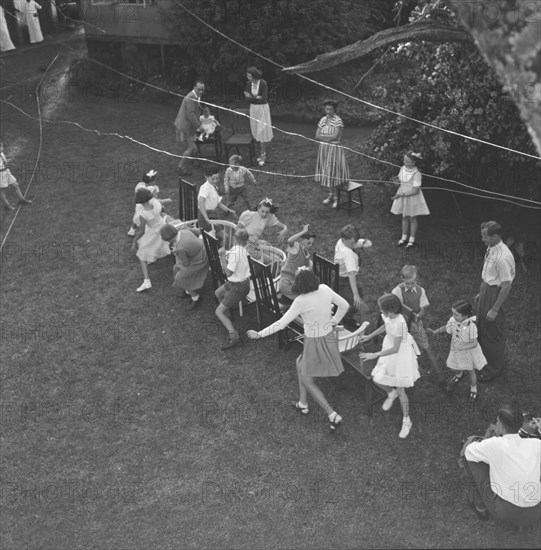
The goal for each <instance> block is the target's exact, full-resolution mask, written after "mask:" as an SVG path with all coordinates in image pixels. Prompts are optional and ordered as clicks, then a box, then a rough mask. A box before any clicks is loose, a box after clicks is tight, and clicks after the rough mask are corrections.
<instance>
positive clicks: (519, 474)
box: [463, 407, 541, 527]
mask: <svg viewBox="0 0 541 550" xmlns="http://www.w3.org/2000/svg"><path fill="white" fill-rule="evenodd" d="M519 427H520V421H518V422H517V420H516V419H515V415H514V414H513V412H512V411H511V410H510V407H502V408H501V409H500V410H499V411H498V420H497V422H496V428H495V430H494V432H495V433H494V435H498V434H499V433H501V434H502V436H501V437H488V438H487V439H484V440H482V441H473V440H472V438H470V440H469V441H467V442H466V444H465V447H464V449H463V452H464V461H463V466H464V469H463V475H464V477H465V479H466V482H467V485H468V486H471V487H472V488H473V491H472V492H471V494H469V495H468V499H469V501H470V505H471V506H472V508H473V509H474V511H475V513H476V514H477V516H478V517H479V518H480V519H481V520H483V521H484V520H487V519H489V517H490V516H492V517H493V518H494V519H497V520H501V521H504V522H507V523H510V524H512V525H515V526H518V527H521V526H526V525H531V524H533V523H536V522H539V513H540V511H541V505H540V494H539V493H540V477H541V466H540V461H541V440H539V439H535V438H524V437H521V435H520V434H519V433H517V431H518V429H519ZM489 435H490V434H489Z"/></svg>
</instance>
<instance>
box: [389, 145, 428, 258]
mask: <svg viewBox="0 0 541 550" xmlns="http://www.w3.org/2000/svg"><path fill="white" fill-rule="evenodd" d="M420 160H422V157H421V155H420V154H419V153H413V152H411V151H410V152H409V153H406V154H405V155H404V166H402V168H400V172H399V173H398V176H396V177H395V178H394V179H393V183H394V184H395V185H399V186H400V187H399V188H398V191H397V192H396V194H395V195H394V196H393V197H392V200H393V206H392V207H391V212H392V213H393V214H397V215H399V216H402V237H400V240H399V241H398V242H397V243H396V246H404V245H406V250H409V249H410V248H413V247H414V246H415V238H416V236H417V228H418V222H417V216H428V214H430V210H429V209H428V206H427V204H426V201H425V197H424V195H423V192H422V191H421V172H419V170H418V169H417V163H418V162H419V161H420ZM408 235H409V240H408Z"/></svg>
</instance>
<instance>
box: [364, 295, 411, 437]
mask: <svg viewBox="0 0 541 550" xmlns="http://www.w3.org/2000/svg"><path fill="white" fill-rule="evenodd" d="M378 305H379V309H380V311H381V317H382V319H383V322H384V324H383V325H382V326H381V327H379V328H378V329H376V330H375V331H374V332H372V333H371V334H368V335H366V336H363V337H362V338H361V340H360V341H361V343H364V342H368V341H369V340H371V339H372V338H374V337H376V336H379V335H380V334H383V333H384V332H385V338H384V340H383V346H382V348H381V351H378V352H377V353H360V354H359V357H360V359H361V361H365V360H370V359H377V360H378V362H377V363H376V366H375V367H374V369H373V370H372V377H373V380H374V382H375V383H376V384H377V385H378V386H379V387H380V388H381V389H383V390H384V391H386V392H387V399H386V400H385V401H384V403H383V405H382V409H383V410H384V411H388V410H389V409H390V408H391V407H392V405H393V403H394V401H395V399H396V398H397V397H398V399H399V400H400V405H401V406H402V415H403V419H402V429H401V430H400V434H399V435H398V437H400V438H401V439H405V438H406V437H408V434H409V433H410V430H411V428H412V423H411V419H410V417H409V401H408V396H407V394H406V388H411V387H413V385H414V383H415V381H416V380H418V379H419V377H420V375H419V369H418V366H417V356H418V355H419V354H420V352H419V348H418V347H417V344H416V343H415V340H414V339H413V337H412V336H411V334H410V333H409V332H408V327H407V324H406V320H405V319H404V317H403V316H402V302H401V301H400V299H399V298H398V296H395V295H394V294H384V295H383V296H381V298H379V300H378Z"/></svg>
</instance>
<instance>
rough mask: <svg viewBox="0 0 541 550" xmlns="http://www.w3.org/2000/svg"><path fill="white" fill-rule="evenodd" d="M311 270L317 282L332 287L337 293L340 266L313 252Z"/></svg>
mask: <svg viewBox="0 0 541 550" xmlns="http://www.w3.org/2000/svg"><path fill="white" fill-rule="evenodd" d="M312 263H313V270H314V274H315V275H316V277H317V278H318V279H319V282H320V283H321V284H323V285H327V286H328V287H329V288H332V290H334V291H335V292H336V293H337V294H338V284H339V281H340V280H339V278H338V277H339V274H340V266H339V265H338V264H335V263H333V262H331V261H330V260H327V259H325V258H324V257H323V256H320V255H319V254H318V253H317V252H314V256H313V260H312Z"/></svg>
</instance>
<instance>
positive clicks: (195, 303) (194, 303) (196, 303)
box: [186, 297, 201, 311]
mask: <svg viewBox="0 0 541 550" xmlns="http://www.w3.org/2000/svg"><path fill="white" fill-rule="evenodd" d="M200 304H201V297H200V298H199V300H192V301H191V303H190V304H188V307H187V308H186V311H193V310H194V309H197V308H198V307H199V305H200Z"/></svg>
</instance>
